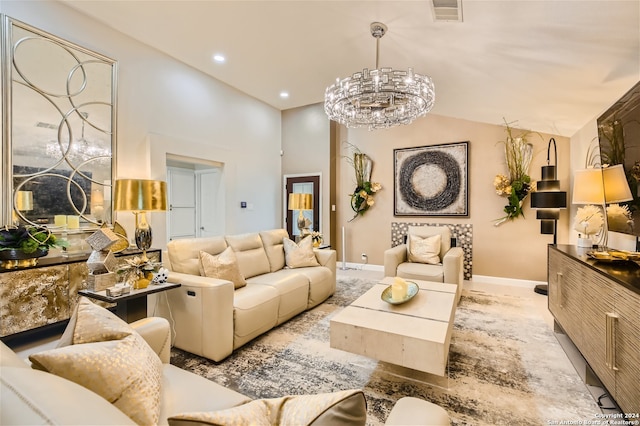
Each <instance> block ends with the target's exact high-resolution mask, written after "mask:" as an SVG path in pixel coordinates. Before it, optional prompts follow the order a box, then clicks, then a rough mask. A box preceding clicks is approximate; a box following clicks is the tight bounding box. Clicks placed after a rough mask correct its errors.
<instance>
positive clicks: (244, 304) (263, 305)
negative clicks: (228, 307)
mask: <svg viewBox="0 0 640 426" xmlns="http://www.w3.org/2000/svg"><path fill="white" fill-rule="evenodd" d="M279 305H280V294H279V293H278V290H276V289H275V288H273V287H271V286H267V285H261V284H251V283H249V284H247V285H246V286H245V287H242V288H239V289H238V290H236V291H235V293H234V295H233V324H234V326H233V348H234V349H236V348H239V347H240V346H242V345H244V344H245V343H247V342H249V341H250V340H252V339H253V338H255V337H257V336H259V335H261V334H262V333H264V332H265V331H268V330H270V329H272V328H273V327H274V326H275V325H276V324H277V323H278V307H279Z"/></svg>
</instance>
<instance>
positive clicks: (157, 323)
mask: <svg viewBox="0 0 640 426" xmlns="http://www.w3.org/2000/svg"><path fill="white" fill-rule="evenodd" d="M130 325H131V327H133V328H134V330H136V331H137V332H138V333H139V334H140V335H141V336H142V338H143V339H144V340H145V341H146V342H147V343H148V344H149V346H151V349H153V351H154V352H155V353H157V354H158V356H159V357H160V361H162V363H163V364H169V362H170V360H171V330H170V329H169V321H167V320H166V319H164V318H158V317H149V318H142V319H141V320H138V321H134V322H132V323H131V324H130Z"/></svg>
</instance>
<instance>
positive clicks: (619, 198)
mask: <svg viewBox="0 0 640 426" xmlns="http://www.w3.org/2000/svg"><path fill="white" fill-rule="evenodd" d="M602 178H603V181H604V200H605V201H606V202H607V204H610V203H623V202H625V201H631V200H633V196H632V195H631V190H630V189H629V182H627V176H626V175H625V174H624V168H623V167H622V164H616V165H615V166H610V167H607V168H605V169H602Z"/></svg>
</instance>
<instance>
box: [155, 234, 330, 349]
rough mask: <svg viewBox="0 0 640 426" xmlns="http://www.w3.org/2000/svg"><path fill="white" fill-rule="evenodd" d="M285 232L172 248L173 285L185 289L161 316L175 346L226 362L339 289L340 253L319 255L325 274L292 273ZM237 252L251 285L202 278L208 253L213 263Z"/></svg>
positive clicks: (177, 243)
mask: <svg viewBox="0 0 640 426" xmlns="http://www.w3.org/2000/svg"><path fill="white" fill-rule="evenodd" d="M288 237H289V235H288V234H287V231H286V230H284V229H273V230H269V231H263V232H258V233H248V234H241V235H227V236H220V237H211V238H193V239H180V240H174V241H171V242H169V244H167V256H164V259H165V260H168V262H166V263H167V265H166V266H167V267H168V268H169V269H170V270H171V272H170V273H169V281H171V282H178V283H180V284H182V286H181V287H180V288H177V289H174V290H170V291H168V292H167V298H168V302H169V303H168V304H163V303H159V304H158V305H159V310H158V311H156V313H157V314H158V315H160V316H162V317H164V318H167V319H168V320H169V321H171V322H172V325H173V327H174V330H175V336H174V342H173V344H174V346H175V347H177V348H180V349H183V350H185V351H187V352H191V353H194V354H196V355H200V356H203V357H205V358H209V359H212V360H214V361H220V360H222V359H224V358H226V357H227V356H229V355H230V354H231V353H232V352H233V351H234V350H235V349H237V348H239V347H240V346H242V345H244V344H246V343H247V342H249V341H251V340H252V339H254V338H256V337H257V336H259V335H261V334H263V333H265V332H266V331H268V330H270V329H272V328H273V327H275V326H277V325H279V324H282V323H283V322H285V321H287V320H289V319H290V318H292V317H294V316H295V315H298V314H299V313H301V312H303V311H305V310H307V309H310V308H313V307H314V306H317V305H318V304H320V303H322V302H323V301H324V300H326V299H327V298H328V297H329V296H331V295H332V294H333V293H334V292H335V289H336V252H335V250H329V249H323V250H319V249H314V250H313V251H314V253H315V258H316V260H317V262H318V265H317V266H307V267H301V268H288V267H286V261H285V251H284V245H283V239H284V238H288ZM227 247H231V248H232V249H233V252H234V253H235V256H236V258H237V263H238V266H239V268H240V272H241V274H242V275H243V276H244V278H245V280H246V282H247V285H246V286H244V287H241V288H237V289H235V288H234V284H233V283H232V282H231V281H228V280H221V279H217V278H208V277H204V276H200V258H199V254H200V251H204V252H206V253H209V254H211V255H218V254H220V253H222V252H223V251H224V250H225V249H227Z"/></svg>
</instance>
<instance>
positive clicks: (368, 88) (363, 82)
mask: <svg viewBox="0 0 640 426" xmlns="http://www.w3.org/2000/svg"><path fill="white" fill-rule="evenodd" d="M386 32H387V26H386V25H384V24H382V23H380V22H373V23H372V24H371V35H372V36H373V37H375V39H376V69H374V70H369V69H367V68H365V69H363V70H362V72H356V73H354V74H353V75H352V76H350V77H346V78H344V79H342V80H340V79H336V82H335V84H333V85H331V86H329V87H327V90H326V91H325V95H324V111H325V112H326V113H327V115H328V116H329V119H331V120H334V121H337V122H339V123H341V124H344V125H345V126H347V127H364V126H367V127H368V128H369V130H373V129H385V128H388V127H393V126H397V125H399V124H409V123H411V122H412V121H413V120H415V119H416V118H418V117H422V116H423V115H426V114H427V113H428V112H429V111H431V108H433V104H434V101H435V91H434V86H433V81H432V80H431V77H429V76H426V75H420V74H416V73H414V72H413V69H412V68H409V69H408V70H407V71H405V70H394V69H392V68H379V67H378V55H379V51H380V38H381V37H382V36H383V35H384V34H385V33H386Z"/></svg>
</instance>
